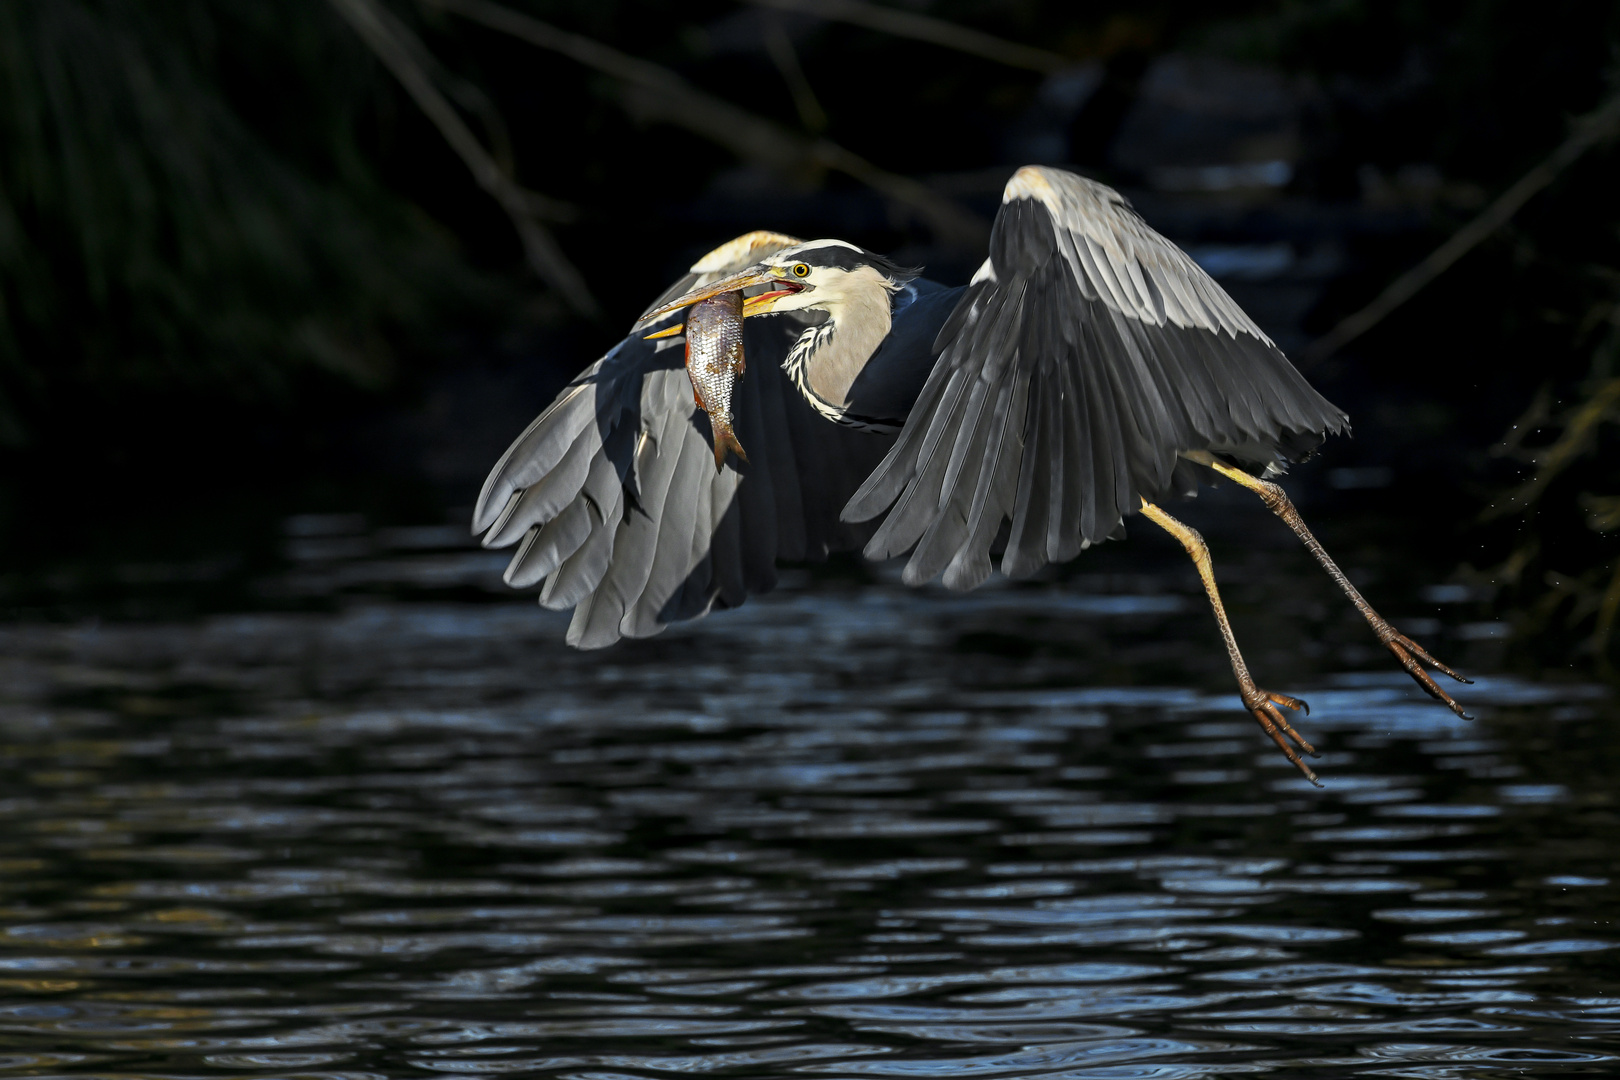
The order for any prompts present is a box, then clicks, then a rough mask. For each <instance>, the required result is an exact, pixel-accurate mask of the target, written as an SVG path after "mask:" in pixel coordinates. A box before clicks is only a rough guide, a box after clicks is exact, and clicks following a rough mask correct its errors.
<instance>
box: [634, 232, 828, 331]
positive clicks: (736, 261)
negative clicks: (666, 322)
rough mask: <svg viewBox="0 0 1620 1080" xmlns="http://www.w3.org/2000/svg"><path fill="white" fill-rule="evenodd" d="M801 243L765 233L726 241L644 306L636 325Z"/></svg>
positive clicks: (784, 235) (792, 237) (786, 236)
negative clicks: (680, 298) (678, 300)
mask: <svg viewBox="0 0 1620 1080" xmlns="http://www.w3.org/2000/svg"><path fill="white" fill-rule="evenodd" d="M802 243H804V241H803V240H800V239H799V238H798V237H796V236H788V235H787V234H786V233H779V232H769V231H767V230H765V229H756V230H754V231H753V232H751V233H743V234H742V235H741V236H739V237H737V238H736V239H735V240H727V241H726V242H725V243H723V244H721V245H720V246H719V247H717V248H715V249H714V250H713V251H711V252H709V253H708V254H707V255H705V256H703V258H701V259H699V260H698V261H697V262H695V263H693V264H692V268H691V269H690V270H688V271H687V272H686V273H685V274H683V275H681V277H680V278H679V279H678V280H677V281H676V282H675V284H673V285H671V286H670V287H669V288H667V289H665V290H664V291H663V292H662V293H660V294H659V296H658V299H656V300H654V301H653V302H652V303H650V304H648V305H647V311H643V312H642V313H641V316H640V318H638V319H637V320H636V322H637V323H638V324H639V323H640V321H641V319H645V318H646V317H647V312H649V311H657V310H658V309H659V308H661V307H663V306H664V305H665V304H667V303H669V302H670V301H671V300H674V299H675V298H676V297H678V296H685V295H686V294H687V293H689V292H691V291H692V290H693V289H696V288H698V287H699V286H701V285H708V284H709V283H711V282H715V281H719V280H720V279H721V278H724V277H730V276H731V275H732V274H737V273H741V272H742V271H744V270H746V269H748V268H749V267H750V266H753V265H754V264H755V263H757V262H759V261H760V260H762V259H764V258H766V257H768V256H771V255H775V254H776V253H777V252H778V251H781V250H782V249H783V248H790V247H794V246H795V245H798V244H802Z"/></svg>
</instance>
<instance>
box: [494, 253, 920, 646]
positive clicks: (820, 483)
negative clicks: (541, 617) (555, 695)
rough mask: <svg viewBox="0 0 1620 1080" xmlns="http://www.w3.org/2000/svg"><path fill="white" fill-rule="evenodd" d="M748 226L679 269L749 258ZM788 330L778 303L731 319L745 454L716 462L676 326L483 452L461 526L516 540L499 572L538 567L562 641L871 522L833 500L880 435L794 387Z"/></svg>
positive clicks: (696, 593) (666, 611)
mask: <svg viewBox="0 0 1620 1080" xmlns="http://www.w3.org/2000/svg"><path fill="white" fill-rule="evenodd" d="M747 239H748V238H747V237H743V238H739V240H737V241H733V242H732V244H731V245H727V247H728V248H732V249H733V250H734V251H735V252H736V253H737V255H738V257H739V258H742V259H746V260H747V261H746V262H743V263H742V264H741V265H739V266H736V267H732V268H730V269H722V268H719V267H716V268H714V269H712V270H703V271H699V270H694V273H703V272H713V273H722V274H723V273H731V272H735V270H739V269H742V268H743V266H746V265H749V264H751V263H752V262H753V261H755V260H757V259H758V258H761V257H762V256H761V255H760V254H759V252H758V250H757V249H751V248H750V247H749V245H747V244H744V243H743V241H745V240H747ZM784 246H786V245H784ZM720 250H721V251H723V250H725V249H720ZM772 250H775V249H772ZM768 253H769V252H767V254H768ZM702 265H703V264H702V263H700V264H699V266H702ZM677 288H682V289H684V288H685V286H677ZM672 295H678V293H674V294H672ZM801 329H802V326H801V325H800V324H798V323H797V322H795V321H794V320H791V319H789V318H786V317H776V318H762V319H749V320H748V321H747V322H746V323H745V324H744V355H745V357H746V360H747V365H748V367H747V372H746V374H745V375H744V376H743V378H742V379H741V381H740V382H739V383H738V384H737V387H736V390H735V392H734V397H733V401H732V408H733V413H734V417H735V427H736V432H737V436H738V438H739V439H740V440H741V442H742V444H743V446H744V447H745V448H746V449H747V451H748V456H749V460H748V462H746V463H741V462H738V461H737V460H736V459H735V458H734V457H733V458H732V459H730V460H728V462H727V463H726V466H725V467H724V469H722V470H719V471H716V469H715V466H714V451H713V449H712V447H713V443H712V437H713V436H712V433H711V431H710V429H709V423H708V416H707V415H706V414H705V413H703V412H702V410H700V409H698V408H697V407H696V406H695V405H694V404H693V397H692V384H691V381H690V380H689V379H688V378H687V375H686V369H685V366H684V349H682V348H681V345H682V344H683V341H682V339H681V338H668V339H664V340H662V341H646V340H643V339H642V338H640V337H639V336H632V337H629V338H626V339H625V340H624V341H622V342H620V343H619V344H618V345H617V346H615V347H614V349H613V350H612V351H611V352H609V353H608V354H607V355H606V356H604V357H603V358H602V359H601V360H599V361H597V362H596V363H595V364H593V365H591V366H590V367H589V368H587V369H586V370H585V371H584V372H583V373H582V374H581V375H580V376H579V377H578V378H576V379H575V380H574V381H573V382H571V383H570V384H569V385H568V386H567V387H566V388H565V389H564V390H563V392H562V393H561V394H559V395H558V397H557V399H556V400H555V401H553V402H552V403H551V405H550V406H549V407H547V409H546V410H545V411H544V412H543V413H541V414H540V416H539V418H538V419H536V420H535V421H534V423H532V424H530V425H529V427H528V430H526V431H524V433H523V434H522V435H520V436H519V437H518V439H517V441H515V442H514V443H513V444H512V446H511V448H510V449H508V450H507V451H506V454H505V455H504V456H503V457H502V458H501V460H500V461H499V462H498V463H497V464H496V466H495V468H494V470H493V471H492V472H491V473H490V475H489V479H488V480H486V481H485V482H484V489H483V492H482V493H481V494H480V495H479V498H478V505H477V507H476V508H475V509H474V511H473V531H474V532H481V533H483V534H484V536H483V544H484V546H485V547H491V548H499V547H506V546H508V545H511V544H514V543H518V544H519V547H518V550H517V553H516V554H515V555H514V556H513V558H512V562H511V564H510V565H509V566H508V567H507V569H506V581H507V583H508V584H510V585H513V586H515V587H523V586H530V585H535V584H538V583H540V582H541V581H542V580H543V581H544V582H545V585H544V587H543V588H542V589H541V592H540V602H541V603H542V604H544V605H545V606H547V607H550V608H568V607H573V608H574V618H573V622H572V623H570V625H569V628H568V642H569V644H571V645H577V646H580V647H582V648H596V647H600V646H604V645H610V644H612V643H613V642H614V641H617V640H618V639H619V638H620V637H621V636H624V637H648V636H651V635H652V634H656V633H658V632H659V631H660V630H662V629H664V627H665V626H666V625H668V624H669V623H671V622H675V621H678V620H681V619H690V618H696V617H697V616H700V615H703V614H705V613H707V612H708V611H709V609H710V608H712V607H714V606H715V605H717V604H718V605H719V606H721V607H736V606H737V605H739V604H741V603H742V602H743V600H744V598H745V597H747V596H748V595H750V594H758V593H763V592H766V591H769V590H770V589H771V588H773V587H774V586H775V584H776V561H777V560H778V559H783V560H789V561H803V560H819V559H823V558H825V557H826V555H827V553H828V552H830V551H836V550H844V549H849V548H855V547H859V546H860V544H861V543H862V542H863V541H864V540H865V539H866V538H867V537H868V536H869V535H870V533H871V529H870V528H866V527H862V526H858V525H849V524H845V523H842V522H840V521H839V518H838V512H839V509H840V508H841V507H842V506H843V505H844V503H845V501H846V500H847V499H848V498H849V496H850V494H851V493H852V492H853V491H854V490H855V488H856V487H857V486H858V485H859V484H860V482H861V481H862V480H863V479H864V478H865V477H866V476H867V475H868V474H869V472H870V471H871V469H872V467H873V465H875V464H876V463H877V461H878V460H879V459H881V458H882V456H883V454H884V452H885V451H887V450H888V448H889V446H890V445H891V444H892V441H893V440H892V439H890V438H886V437H883V436H879V435H871V434H866V433H864V432H859V431H854V430H851V429H847V428H841V427H838V426H837V425H834V424H829V423H827V422H826V421H825V420H822V419H821V418H820V417H819V416H817V415H816V414H815V412H814V411H813V410H812V409H811V408H810V406H809V405H807V404H806V403H805V402H804V400H803V399H802V398H801V397H800V396H799V394H798V392H797V391H796V390H795V389H794V388H793V386H792V384H791V382H789V380H788V378H787V376H786V375H785V374H784V373H783V372H782V370H781V363H782V361H783V359H784V358H785V357H786V356H787V351H788V348H789V347H790V346H791V344H792V341H793V339H794V338H795V337H796V336H797V333H798V331H799V330H801Z"/></svg>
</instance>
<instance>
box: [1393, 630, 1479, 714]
mask: <svg viewBox="0 0 1620 1080" xmlns="http://www.w3.org/2000/svg"><path fill="white" fill-rule="evenodd" d="M1378 636H1379V637H1380V638H1382V639H1383V642H1384V648H1386V649H1388V650H1389V651H1390V652H1392V653H1394V654H1395V659H1397V660H1399V661H1400V662H1401V667H1403V668H1405V669H1406V673H1407V674H1408V675H1410V676H1412V678H1413V679H1415V680H1417V684H1418V685H1419V686H1421V687H1423V692H1424V693H1426V694H1428V695H1429V696H1430V697H1432V698H1434V700H1436V701H1439V702H1443V703H1444V704H1445V706H1446V708H1448V709H1450V710H1451V711H1452V712H1454V713H1456V714H1457V715H1458V716H1460V717H1462V718H1463V719H1464V720H1472V719H1473V717H1472V716H1470V715H1468V714H1467V713H1466V712H1464V711H1463V707H1462V706H1461V705H1459V704H1457V702H1456V700H1455V699H1454V698H1453V697H1452V696H1451V695H1450V694H1448V693H1446V692H1445V691H1444V690H1442V689H1440V687H1439V686H1438V685H1437V684H1436V683H1435V681H1434V679H1433V678H1431V677H1430V675H1429V673H1428V672H1427V671H1425V670H1423V665H1424V664H1427V665H1428V666H1429V667H1431V668H1433V669H1434V670H1436V671H1439V672H1444V673H1445V674H1447V675H1450V676H1451V677H1452V678H1453V679H1456V680H1457V681H1458V682H1460V683H1472V682H1473V681H1474V680H1473V679H1465V678H1463V677H1462V676H1461V675H1459V674H1457V673H1456V672H1455V671H1452V670H1451V669H1450V668H1448V667H1446V665H1444V664H1442V663H1441V662H1440V661H1438V660H1436V659H1435V658H1434V657H1432V656H1430V655H1429V654H1428V653H1427V652H1425V651H1424V649H1423V646H1421V645H1419V644H1418V643H1417V642H1415V641H1413V640H1412V639H1411V638H1409V637H1407V636H1406V635H1405V634H1403V633H1401V632H1400V631H1399V630H1397V629H1395V628H1394V627H1393V626H1390V625H1389V624H1388V623H1385V624H1384V626H1383V628H1382V629H1381V630H1380V632H1379V634H1378Z"/></svg>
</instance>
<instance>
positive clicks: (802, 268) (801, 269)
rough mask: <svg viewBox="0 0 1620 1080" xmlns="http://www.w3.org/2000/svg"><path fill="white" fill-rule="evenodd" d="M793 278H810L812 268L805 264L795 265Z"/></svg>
mask: <svg viewBox="0 0 1620 1080" xmlns="http://www.w3.org/2000/svg"><path fill="white" fill-rule="evenodd" d="M793 276H794V277H809V276H810V268H809V267H808V266H806V265H805V264H804V263H794V264H793Z"/></svg>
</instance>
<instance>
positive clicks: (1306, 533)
mask: <svg viewBox="0 0 1620 1080" xmlns="http://www.w3.org/2000/svg"><path fill="white" fill-rule="evenodd" d="M1187 457H1188V458H1190V459H1191V460H1193V461H1196V462H1198V463H1199V464H1201V465H1208V466H1209V467H1210V468H1212V469H1214V470H1215V471H1216V472H1218V473H1220V474H1221V475H1222V476H1224V477H1226V478H1227V479H1229V480H1233V481H1235V482H1237V483H1239V484H1242V485H1243V486H1244V487H1246V488H1248V489H1249V490H1250V491H1252V492H1254V493H1255V494H1256V495H1258V496H1260V500H1261V501H1262V502H1264V503H1265V504H1266V507H1267V508H1268V509H1269V510H1270V511H1271V512H1272V513H1273V514H1276V515H1277V516H1278V517H1280V518H1282V519H1283V523H1284V524H1286V525H1287V526H1288V527H1289V528H1290V529H1293V530H1294V535H1296V536H1298V537H1299V538H1300V540H1301V541H1302V542H1303V543H1304V544H1305V546H1306V547H1307V548H1309V549H1310V552H1311V554H1312V555H1314V556H1316V561H1317V562H1319V563H1321V564H1322V569H1324V570H1326V571H1327V572H1328V575H1329V576H1330V577H1332V578H1333V580H1334V581H1336V582H1338V584H1339V588H1341V589H1343V590H1344V595H1346V596H1348V597H1349V598H1350V602H1351V603H1352V604H1354V605H1356V610H1357V611H1359V612H1361V616H1362V618H1364V619H1366V620H1367V625H1368V626H1371V627H1372V629H1373V633H1375V634H1377V635H1378V640H1379V641H1381V642H1383V643H1384V647H1385V648H1386V649H1388V650H1389V651H1390V652H1392V653H1394V654H1395V659H1397V660H1399V661H1400V662H1401V667H1403V668H1405V669H1406V673H1407V674H1408V675H1410V676H1412V678H1414V679H1416V680H1417V684H1418V685H1419V686H1421V687H1423V689H1424V691H1425V692H1426V693H1427V694H1428V695H1429V696H1430V697H1432V698H1434V699H1435V700H1436V701H1441V702H1444V703H1445V705H1446V707H1447V708H1449V709H1450V710H1451V711H1452V712H1454V713H1456V714H1457V715H1458V716H1460V717H1462V718H1463V719H1464V720H1472V719H1473V717H1472V716H1469V715H1468V714H1467V713H1466V712H1464V711H1463V707H1462V706H1461V705H1459V704H1457V702H1456V701H1455V700H1453V698H1452V697H1451V695H1450V694H1448V693H1446V692H1445V691H1444V690H1442V689H1440V687H1439V686H1438V685H1437V684H1436V683H1435V681H1434V679H1432V678H1431V677H1430V676H1429V673H1428V672H1427V671H1424V670H1423V665H1424V664H1428V665H1429V666H1430V667H1432V668H1434V670H1436V671H1442V672H1445V673H1446V674H1447V675H1450V676H1451V677H1452V678H1453V679H1456V680H1457V681H1458V682H1460V683H1467V682H1473V680H1472V679H1465V678H1463V677H1462V676H1461V675H1459V674H1457V673H1456V672H1455V671H1452V670H1451V669H1450V668H1448V667H1447V666H1446V665H1444V664H1442V663H1441V662H1440V661H1438V660H1436V659H1435V658H1434V657H1432V656H1430V655H1429V654H1428V653H1427V652H1425V651H1424V649H1423V646H1421V645H1419V644H1418V643H1417V642H1415V641H1413V640H1412V639H1411V638H1409V637H1407V636H1406V635H1405V634H1403V633H1401V632H1400V631H1399V630H1397V629H1395V627H1393V626H1391V625H1390V624H1389V622H1388V621H1387V620H1386V619H1385V618H1384V617H1383V616H1382V615H1380V614H1378V612H1376V611H1374V610H1373V607H1372V605H1371V604H1369V603H1367V600H1366V598H1365V597H1363V596H1362V595H1361V593H1360V591H1359V590H1357V589H1356V587H1355V586H1354V585H1352V584H1350V579H1349V578H1347V577H1345V576H1344V571H1343V570H1340V569H1339V566H1338V564H1337V563H1335V562H1334V561H1333V559H1332V558H1331V557H1330V556H1329V555H1328V553H1327V551H1325V550H1324V549H1323V547H1322V545H1321V543H1320V542H1318V541H1317V539H1316V537H1314V536H1312V535H1311V530H1310V529H1307V528H1306V527H1305V521H1304V519H1303V518H1301V517H1300V516H1299V511H1298V510H1295V509H1294V504H1293V503H1292V502H1290V501H1289V499H1288V495H1287V493H1285V492H1284V491H1283V489H1282V488H1281V487H1280V486H1278V485H1276V484H1273V483H1271V482H1270V481H1268V480H1260V479H1256V478H1255V477H1253V476H1250V475H1249V474H1248V473H1246V472H1244V471H1243V470H1242V469H1235V468H1233V467H1232V466H1230V465H1228V464H1226V463H1225V462H1224V461H1221V460H1219V459H1218V458H1216V457H1214V456H1213V455H1210V454H1204V453H1198V454H1188V455H1187Z"/></svg>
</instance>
